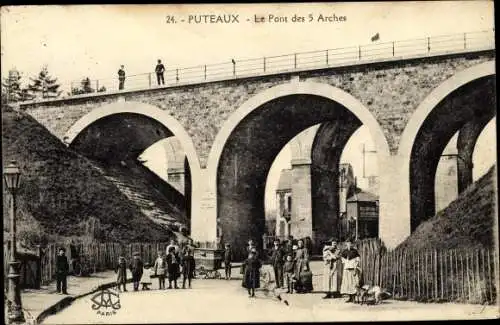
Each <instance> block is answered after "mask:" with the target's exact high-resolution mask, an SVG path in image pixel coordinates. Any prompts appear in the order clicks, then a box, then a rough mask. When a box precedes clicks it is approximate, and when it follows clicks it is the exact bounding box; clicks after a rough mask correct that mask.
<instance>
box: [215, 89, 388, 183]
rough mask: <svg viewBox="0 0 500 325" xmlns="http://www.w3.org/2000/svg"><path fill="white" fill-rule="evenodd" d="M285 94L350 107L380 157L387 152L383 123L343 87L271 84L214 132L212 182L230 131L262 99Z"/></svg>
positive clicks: (264, 101)
mask: <svg viewBox="0 0 500 325" xmlns="http://www.w3.org/2000/svg"><path fill="white" fill-rule="evenodd" d="M288 95H316V96H320V97H324V98H327V99H330V100H332V101H334V102H337V103H339V104H341V105H343V106H344V107H346V108H347V109H348V110H349V111H351V112H352V113H353V114H354V115H355V116H356V117H357V118H358V119H359V120H360V121H361V122H362V123H363V124H364V125H366V126H367V127H368V128H369V130H370V133H371V135H372V137H373V139H374V142H375V144H376V146H377V150H378V151H379V152H378V155H379V157H380V158H383V157H388V156H389V155H390V151H389V145H388V143H387V139H386V137H385V135H384V132H383V130H382V127H381V126H380V124H379V123H378V121H377V120H376V119H375V117H374V116H373V114H372V113H371V112H370V111H369V110H368V109H367V108H366V107H365V106H364V105H363V104H362V103H361V102H360V101H359V100H357V99H356V98H354V97H353V96H352V95H350V94H349V93H347V92H345V91H344V90H342V89H340V88H337V87H334V86H331V85H328V84H323V83H316V82H291V83H287V84H282V85H278V86H274V87H271V88H269V89H266V90H264V91H262V92H261V93H259V94H257V95H255V96H254V97H251V98H250V99H248V100H247V101H246V102H245V103H243V105H241V106H240V107H239V108H238V109H237V110H236V112H234V113H233V114H232V115H231V116H230V117H229V119H228V120H227V121H226V122H225V123H224V125H223V126H222V128H221V130H220V131H219V133H218V134H217V136H216V138H215V140H214V143H213V145H212V148H211V149H210V153H209V156H208V160H207V169H208V172H209V177H210V179H209V181H210V182H211V183H213V184H215V182H216V179H217V167H218V165H219V159H220V158H221V156H222V151H223V149H224V146H225V144H226V142H227V140H228V139H229V137H230V136H231V133H232V132H233V131H234V129H235V128H236V127H237V126H238V124H239V123H240V122H241V121H242V120H243V119H244V118H245V117H246V116H247V115H249V114H250V113H251V112H253V111H254V110H256V109H258V108H259V107H260V106H261V105H263V104H264V103H267V102H269V101H271V100H273V99H277V98H279V97H284V96H288Z"/></svg>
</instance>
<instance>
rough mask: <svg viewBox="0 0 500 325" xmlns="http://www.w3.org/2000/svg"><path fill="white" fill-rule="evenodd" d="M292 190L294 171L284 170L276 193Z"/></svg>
mask: <svg viewBox="0 0 500 325" xmlns="http://www.w3.org/2000/svg"><path fill="white" fill-rule="evenodd" d="M291 189H292V170H291V169H282V170H281V175H280V180H279V182H278V187H277V188H276V191H283V190H291Z"/></svg>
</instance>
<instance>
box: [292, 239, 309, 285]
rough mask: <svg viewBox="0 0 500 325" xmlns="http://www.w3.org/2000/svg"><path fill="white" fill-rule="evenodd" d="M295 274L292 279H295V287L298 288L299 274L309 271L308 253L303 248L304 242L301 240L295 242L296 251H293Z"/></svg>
mask: <svg viewBox="0 0 500 325" xmlns="http://www.w3.org/2000/svg"><path fill="white" fill-rule="evenodd" d="M294 262H295V272H294V273H295V274H294V277H295V279H297V281H298V282H297V285H298V286H300V283H299V282H300V278H301V273H302V272H304V271H305V270H310V269H309V252H308V251H307V249H306V248H305V247H304V241H303V240H302V239H301V240H299V241H298V242H297V249H296V250H295V258H294Z"/></svg>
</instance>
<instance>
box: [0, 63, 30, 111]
mask: <svg viewBox="0 0 500 325" xmlns="http://www.w3.org/2000/svg"><path fill="white" fill-rule="evenodd" d="M21 78H22V77H21V74H20V73H19V71H18V70H16V69H11V70H9V76H8V77H7V78H5V79H4V81H3V82H2V103H13V102H21V101H24V100H28V99H32V97H31V96H30V94H29V93H28V89H26V88H22V87H21Z"/></svg>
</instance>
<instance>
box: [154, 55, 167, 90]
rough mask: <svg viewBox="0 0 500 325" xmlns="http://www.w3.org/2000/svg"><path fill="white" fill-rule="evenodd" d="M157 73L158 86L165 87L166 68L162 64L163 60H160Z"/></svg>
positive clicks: (156, 69)
mask: <svg viewBox="0 0 500 325" xmlns="http://www.w3.org/2000/svg"><path fill="white" fill-rule="evenodd" d="M155 72H156V80H157V81H158V86H159V85H165V78H164V76H163V73H164V72H165V66H164V65H163V63H161V60H158V64H157V65H156V68H155Z"/></svg>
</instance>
